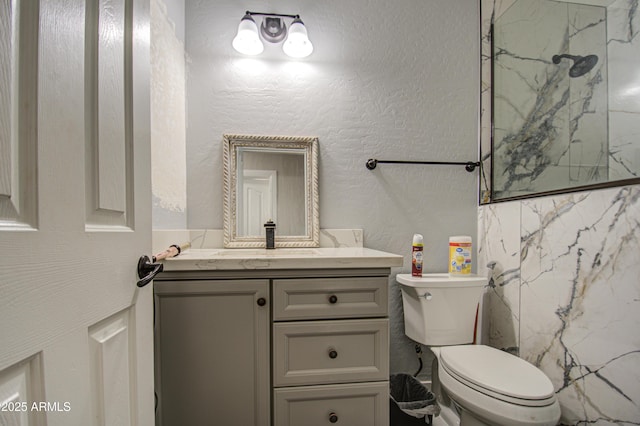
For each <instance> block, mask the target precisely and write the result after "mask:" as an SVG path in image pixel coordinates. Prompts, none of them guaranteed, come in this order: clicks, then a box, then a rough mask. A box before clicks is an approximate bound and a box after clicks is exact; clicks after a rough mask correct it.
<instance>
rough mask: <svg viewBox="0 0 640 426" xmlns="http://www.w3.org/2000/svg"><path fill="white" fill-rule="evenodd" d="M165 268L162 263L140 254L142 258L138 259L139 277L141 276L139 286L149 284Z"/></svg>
mask: <svg viewBox="0 0 640 426" xmlns="http://www.w3.org/2000/svg"><path fill="white" fill-rule="evenodd" d="M163 269H164V265H163V264H162V263H151V259H149V256H145V255H142V256H140V259H138V278H140V281H138V287H144V286H145V285H147V284H149V283H150V282H151V280H152V279H154V278H155V277H156V275H158V274H159V273H160V272H162V270H163Z"/></svg>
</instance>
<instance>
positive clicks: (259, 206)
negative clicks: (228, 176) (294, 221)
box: [238, 170, 278, 236]
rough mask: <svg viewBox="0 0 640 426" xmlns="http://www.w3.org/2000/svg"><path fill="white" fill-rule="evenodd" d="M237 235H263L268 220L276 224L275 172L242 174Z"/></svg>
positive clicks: (263, 171) (276, 192)
mask: <svg viewBox="0 0 640 426" xmlns="http://www.w3.org/2000/svg"><path fill="white" fill-rule="evenodd" d="M239 187H240V188H242V197H241V198H240V200H241V202H242V203H243V204H244V206H243V208H242V209H240V211H241V212H242V218H240V219H241V220H239V221H238V234H239V235H261V236H264V235H265V229H264V224H265V222H267V221H268V220H273V221H274V222H275V223H276V224H277V223H278V218H277V215H278V213H277V211H278V209H277V199H278V185H277V172H276V171H275V170H244V171H243V174H242V184H241V185H240V186H239Z"/></svg>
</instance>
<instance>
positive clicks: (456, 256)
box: [449, 235, 472, 275]
mask: <svg viewBox="0 0 640 426" xmlns="http://www.w3.org/2000/svg"><path fill="white" fill-rule="evenodd" d="M471 248H472V247H471V237H468V236H466V235H458V236H455V237H449V274H451V275H469V274H470V273H471Z"/></svg>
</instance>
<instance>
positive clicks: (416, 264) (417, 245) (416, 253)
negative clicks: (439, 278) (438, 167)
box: [411, 234, 424, 277]
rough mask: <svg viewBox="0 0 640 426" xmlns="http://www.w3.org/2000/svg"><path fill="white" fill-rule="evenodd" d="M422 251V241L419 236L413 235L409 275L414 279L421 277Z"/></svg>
mask: <svg viewBox="0 0 640 426" xmlns="http://www.w3.org/2000/svg"><path fill="white" fill-rule="evenodd" d="M423 250H424V239H423V238H422V235H420V234H414V235H413V244H412V245H411V275H412V276H414V277H421V276H422V262H423V260H424V259H423V258H422V251H423Z"/></svg>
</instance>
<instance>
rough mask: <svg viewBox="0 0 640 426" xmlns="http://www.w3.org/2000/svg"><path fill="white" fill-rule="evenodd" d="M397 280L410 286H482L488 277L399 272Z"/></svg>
mask: <svg viewBox="0 0 640 426" xmlns="http://www.w3.org/2000/svg"><path fill="white" fill-rule="evenodd" d="M396 281H398V282H399V283H400V284H403V285H406V286H408V287H418V288H421V287H424V288H435V287H482V286H484V285H486V284H487V279H486V278H485V277H481V276H479V275H476V274H469V275H449V274H447V273H443V274H422V277H414V276H413V275H411V274H398V275H396Z"/></svg>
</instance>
